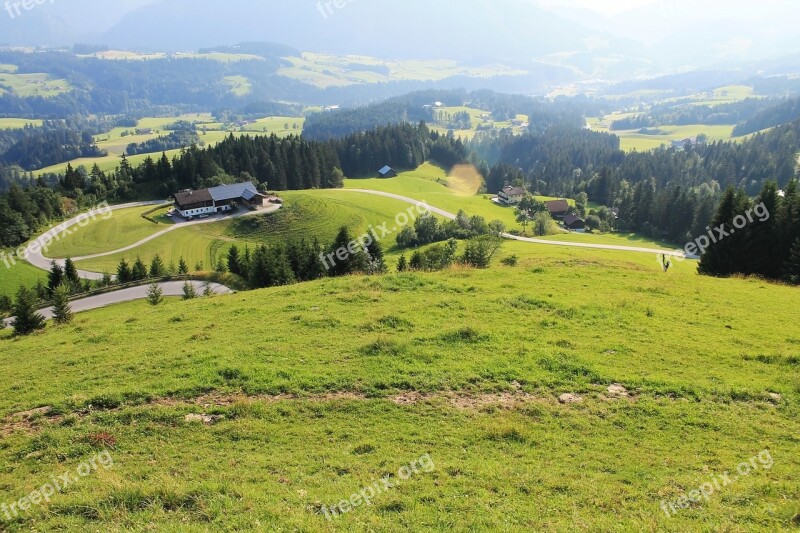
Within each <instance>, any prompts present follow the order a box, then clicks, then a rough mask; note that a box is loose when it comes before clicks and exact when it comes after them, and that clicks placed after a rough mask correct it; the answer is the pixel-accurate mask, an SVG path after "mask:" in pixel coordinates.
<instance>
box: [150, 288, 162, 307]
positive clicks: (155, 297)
mask: <svg viewBox="0 0 800 533" xmlns="http://www.w3.org/2000/svg"><path fill="white" fill-rule="evenodd" d="M163 301H164V291H162V290H161V287H160V286H159V285H158V283H153V284H152V285H150V288H149V289H148V290H147V303H149V304H150V305H158V304H160V303H161V302H163Z"/></svg>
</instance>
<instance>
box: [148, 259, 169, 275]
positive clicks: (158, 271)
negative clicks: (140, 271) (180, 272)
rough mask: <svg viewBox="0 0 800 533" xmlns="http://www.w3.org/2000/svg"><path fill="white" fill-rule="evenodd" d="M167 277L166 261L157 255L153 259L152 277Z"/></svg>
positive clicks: (151, 266)
mask: <svg viewBox="0 0 800 533" xmlns="http://www.w3.org/2000/svg"><path fill="white" fill-rule="evenodd" d="M166 275H167V269H166V267H165V266H164V261H162V260H161V256H160V255H158V254H156V256H155V257H153V260H152V261H151V262H150V277H151V278H163V277H164V276H166Z"/></svg>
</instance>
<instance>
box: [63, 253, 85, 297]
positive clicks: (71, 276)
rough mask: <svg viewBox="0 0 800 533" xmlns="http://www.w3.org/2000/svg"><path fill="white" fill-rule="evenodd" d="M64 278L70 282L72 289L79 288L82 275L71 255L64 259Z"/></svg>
mask: <svg viewBox="0 0 800 533" xmlns="http://www.w3.org/2000/svg"><path fill="white" fill-rule="evenodd" d="M64 280H65V281H66V282H67V283H69V284H70V289H71V290H77V289H78V288H79V287H80V286H81V277H80V276H79V275H78V269H77V268H76V267H75V263H73V262H72V259H70V258H69V257H67V259H66V260H65V261H64Z"/></svg>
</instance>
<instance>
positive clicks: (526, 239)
mask: <svg viewBox="0 0 800 533" xmlns="http://www.w3.org/2000/svg"><path fill="white" fill-rule="evenodd" d="M331 190H338V191H346V192H347V191H349V192H359V193H364V194H374V195H376V196H384V197H386V198H393V199H395V200H400V201H401V202H406V203H409V204H414V205H421V206H422V207H425V208H426V209H427V210H428V211H430V212H431V213H435V214H437V215H440V216H443V217H445V218H447V219H450V220H454V219H455V218H456V215H454V214H453V213H449V212H447V211H444V210H443V209H439V208H437V207H433V206H431V205H429V204H427V203H425V202H420V201H419V200H414V199H413V198H409V197H407V196H401V195H399V194H393V193H390V192H381V191H370V190H368V189H331ZM501 237H504V238H506V239H510V240H514V241H521V242H530V243H533V244H545V245H548V246H566V247H570V248H592V249H595V250H616V251H620V252H637V253H646V254H656V255H661V254H664V255H668V256H672V257H685V258H687V259H699V257H696V256H689V255H686V254H685V253H683V252H682V251H678V250H660V249H656V248H640V247H636V246H621V245H614V244H590V243H583V242H570V241H550V240H547V239H532V238H529V237H519V236H517V235H511V234H510V233H502V234H501Z"/></svg>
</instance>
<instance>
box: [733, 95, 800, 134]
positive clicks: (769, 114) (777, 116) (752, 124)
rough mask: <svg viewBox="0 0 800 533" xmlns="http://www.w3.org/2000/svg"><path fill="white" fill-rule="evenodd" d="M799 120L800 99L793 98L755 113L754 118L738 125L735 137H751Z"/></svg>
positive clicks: (734, 132) (734, 131)
mask: <svg viewBox="0 0 800 533" xmlns="http://www.w3.org/2000/svg"><path fill="white" fill-rule="evenodd" d="M798 119H800V98H793V99H791V100H786V101H785V102H782V103H780V104H778V105H775V106H771V107H767V108H765V109H762V110H761V111H759V112H758V113H755V114H754V115H753V116H752V117H750V118H748V119H747V120H745V121H743V122H742V123H741V124H738V125H737V126H736V128H734V130H733V135H734V136H737V137H738V136H740V135H749V134H751V133H755V132H757V131H761V130H765V129H767V128H774V127H775V126H780V125H781V124H786V123H787V122H792V121H794V120H798Z"/></svg>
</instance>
